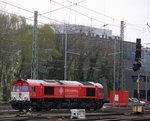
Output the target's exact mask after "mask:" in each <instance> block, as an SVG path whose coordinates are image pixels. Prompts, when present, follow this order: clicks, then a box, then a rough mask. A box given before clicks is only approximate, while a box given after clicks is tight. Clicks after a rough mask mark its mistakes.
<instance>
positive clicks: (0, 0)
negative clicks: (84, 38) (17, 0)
mask: <svg viewBox="0 0 150 121" xmlns="http://www.w3.org/2000/svg"><path fill="white" fill-rule="evenodd" d="M0 2H3V3H5V4H7V5H10V6H13V7H15V8H18V9H21V10H24V11H27V12H29V13H32V14H33V12H31V11H29V10H26V9H24V8H21V7H18V6H16V5H13V4H10V3H7V2H4V1H2V0H0ZM0 11H2V10H0ZM3 12H6V11H3ZM6 13H8V12H6ZM8 14H11V13H8ZM39 15H40V14H39ZM40 16H42V17H44V18H47V19H49V20H53V21H56V22H58V23H63V22H60V21H58V20H55V19H52V18H48V17H46V16H43V15H40ZM26 19H28V20H31V19H30V17H29V18H26ZM31 21H34V20H31ZM39 23H42V22H39ZM42 24H44V23H42Z"/></svg>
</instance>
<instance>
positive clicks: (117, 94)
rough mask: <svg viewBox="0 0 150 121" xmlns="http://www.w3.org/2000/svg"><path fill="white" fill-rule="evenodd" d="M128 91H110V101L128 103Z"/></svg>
mask: <svg viewBox="0 0 150 121" xmlns="http://www.w3.org/2000/svg"><path fill="white" fill-rule="evenodd" d="M128 98H129V94H128V91H110V95H109V99H110V103H128V102H129V101H128Z"/></svg>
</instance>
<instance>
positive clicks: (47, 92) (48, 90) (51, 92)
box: [44, 86, 54, 95]
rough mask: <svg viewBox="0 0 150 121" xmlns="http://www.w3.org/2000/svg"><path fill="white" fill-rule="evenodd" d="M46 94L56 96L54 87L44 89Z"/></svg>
mask: <svg viewBox="0 0 150 121" xmlns="http://www.w3.org/2000/svg"><path fill="white" fill-rule="evenodd" d="M44 94H45V95H54V87H48V86H45V87H44Z"/></svg>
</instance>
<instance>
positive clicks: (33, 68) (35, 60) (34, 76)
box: [31, 11, 38, 79]
mask: <svg viewBox="0 0 150 121" xmlns="http://www.w3.org/2000/svg"><path fill="white" fill-rule="evenodd" d="M37 16H38V12H37V11H34V29H33V41H32V64H31V79H38V39H37V26H38V24H37Z"/></svg>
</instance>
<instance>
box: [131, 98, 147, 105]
mask: <svg viewBox="0 0 150 121" xmlns="http://www.w3.org/2000/svg"><path fill="white" fill-rule="evenodd" d="M129 102H133V103H138V99H137V98H129ZM145 103H146V102H144V101H141V100H140V104H145Z"/></svg>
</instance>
